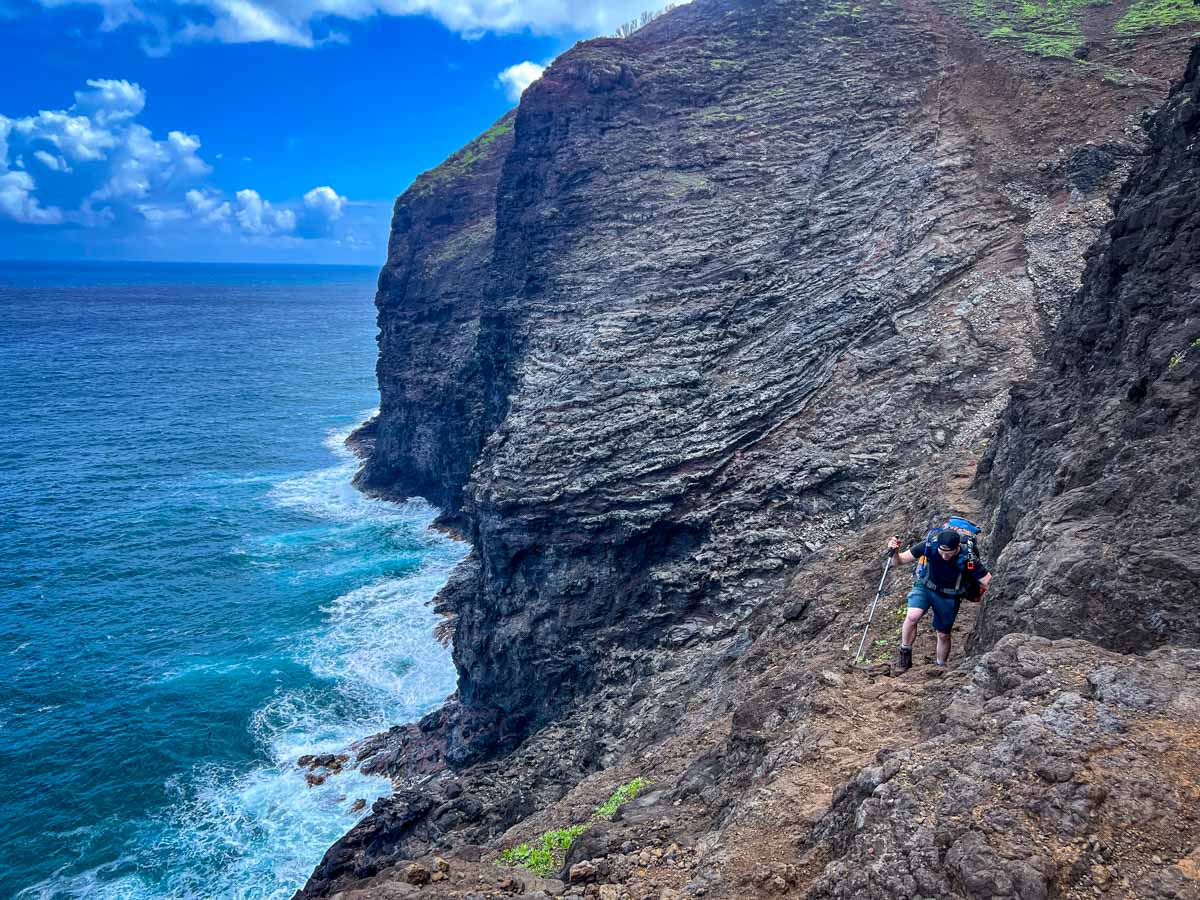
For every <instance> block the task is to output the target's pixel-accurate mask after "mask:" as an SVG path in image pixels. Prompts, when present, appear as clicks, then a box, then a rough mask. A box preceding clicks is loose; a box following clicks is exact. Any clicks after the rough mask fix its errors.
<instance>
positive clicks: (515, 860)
mask: <svg viewBox="0 0 1200 900" xmlns="http://www.w3.org/2000/svg"><path fill="white" fill-rule="evenodd" d="M649 784H650V782H649V781H647V780H646V779H645V778H641V777H639V778H635V779H633V781H628V782H626V783H625V784H623V785H621V786H620V787H619V788H617V789H616V790H615V791H613V793H612V796H610V797H609V798H608V799H607V800H606V801H605V802H604V804H603V805H602V806H599V807H597V809H596V811H595V812H593V813H592V816H591V818H590V819H588V821H587V822H585V823H584V824H582V825H572V826H570V827H569V828H559V829H558V830H556V831H547V832H546V833H545V834H543V835H542V836H541V837H539V838H538V839H537V840H536V841H534V842H533V843H532V844H518V845H517V846H515V847H510V848H509V849H508V850H504V851H502V852H501V853H500V856H499V858H497V860H496V862H497V863H499V864H501V865H506V866H523V867H525V868H526V869H528V870H529V871H531V872H533V873H534V874H536V875H540V876H541V877H542V878H546V877H548V876H549V875H550V873H552V872H554V871H555V870H556V869H558V868H559V867H560V866H561V865H562V860H563V857H564V856H565V855H566V852H567V851H568V850H569V849H571V844H573V843H575V838H577V837H579V836H580V835H581V834H583V833H584V832H585V831H587V829H588V826H589V825H591V824H592V823H593V822H601V821H607V820H609V819H611V818H612V817H613V816H614V815H616V812H617V807H619V806H620V805H621V804H622V803H628V802H629V801H630V800H632V799H633V798H634V797H636V796H637V795H638V794H640V793H641V792H642V791H644V790H645V789H646V788H647V787H648V786H649Z"/></svg>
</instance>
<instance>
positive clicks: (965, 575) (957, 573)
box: [888, 528, 992, 671]
mask: <svg viewBox="0 0 1200 900" xmlns="http://www.w3.org/2000/svg"><path fill="white" fill-rule="evenodd" d="M888 549H889V550H899V551H900V552H899V553H897V554H896V561H897V562H900V563H912V562H916V561H917V560H920V561H921V564H920V565H919V566H918V567H917V572H916V581H915V583H914V584H913V589H912V591H911V592H910V593H909V595H908V614H907V615H906V616H905V617H904V624H903V625H902V626H901V627H900V669H901V671H903V670H905V669H909V668H911V667H912V646H913V639H914V638H916V636H917V622H919V621H921V616H923V615H925V613H926V612H927V611H929V610H930V609H932V610H933V630H934V631H935V632H936V633H937V654H936V656H935V658H934V661H935V662H936V664H937V665H939V666H944V665H946V660H947V659H949V658H950V631H951V629H953V628H954V619H955V617H956V616H957V615H958V607H959V604H961V603H962V598H963V596H965V595H966V593H967V581H968V579H973V580H975V581H977V582H979V586H980V588H986V587H987V585H988V582H989V581H991V580H992V575H991V573H990V572H988V570H987V569H985V568H984V567H983V563H982V562H980V561H979V560H977V559H975V558H974V557H973V555H972V554H971V553H969V552H968V550H967V547H966V546H964V545H963V541H962V538H961V537H960V536H959V533H958V532H957V531H955V530H954V529H953V528H942V529H940V530H938V531H935V532H930V534H929V535H928V536H927V537H926V538H925V539H924V540H923V541H920V542H919V543H916V544H913V545H912V546H911V547H910V548H908V549H907V550H900V538H898V537H895V536H893V537H892V539H891V540H890V541H888ZM981 593H982V591H981Z"/></svg>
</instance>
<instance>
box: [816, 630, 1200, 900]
mask: <svg viewBox="0 0 1200 900" xmlns="http://www.w3.org/2000/svg"><path fill="white" fill-rule="evenodd" d="M1198 676H1200V650H1196V649H1187V650H1169V649H1164V650H1159V651H1156V652H1155V653H1152V654H1150V655H1149V656H1147V657H1128V656H1122V655H1119V654H1115V653H1107V652H1105V651H1102V650H1099V649H1098V648H1096V647H1095V646H1094V645H1092V644H1087V643H1085V642H1082V641H1056V642H1053V643H1052V642H1050V641H1048V640H1046V639H1044V638H1029V637H1027V636H1024V635H1009V636H1008V637H1005V638H1004V639H1002V640H1001V641H1000V642H999V643H998V644H997V645H996V647H995V649H994V650H992V651H991V652H989V653H987V654H986V655H984V656H983V657H982V658H981V659H980V660H979V662H978V663H977V664H976V665H975V667H974V669H973V671H972V672H971V673H970V677H969V678H968V680H967V681H966V683H965V684H964V685H963V687H961V688H959V689H958V690H956V691H955V692H954V693H953V694H951V695H949V696H948V697H947V700H948V702H946V704H945V705H944V706H943V707H942V708H941V709H940V710H938V711H937V712H936V717H937V719H936V724H934V725H933V727H932V728H931V730H930V733H929V736H928V739H927V740H925V741H924V742H922V743H920V744H918V745H916V746H915V747H913V748H911V749H903V750H898V751H895V752H884V753H881V754H880V756H879V759H878V760H877V763H876V765H874V766H872V767H868V768H865V769H863V770H862V771H861V772H860V773H859V775H858V777H857V778H856V779H854V780H853V781H851V782H848V783H847V784H846V785H845V786H844V787H843V788H841V789H840V790H839V792H838V794H837V795H836V796H835V798H834V804H833V808H832V810H831V811H830V813H829V814H828V815H827V816H826V817H825V818H824V819H823V820H822V821H821V822H820V823H819V824H818V825H817V827H816V828H815V829H814V831H813V834H812V837H811V841H810V842H811V843H812V844H813V845H814V848H813V849H811V850H809V851H808V852H809V853H810V854H817V853H820V854H821V855H822V858H823V859H829V860H830V861H829V862H828V863H827V864H826V865H825V866H824V870H823V872H822V874H821V876H820V877H819V878H818V879H817V880H816V881H815V883H814V884H813V885H812V886H811V887H810V889H809V890H808V891H806V892H805V894H804V896H805V897H807V898H812V900H816V898H834V897H836V898H846V900H850V898H854V900H873V898H879V900H890V898H894V897H938V898H947V900H949V898H968V897H969V898H984V897H988V898H1020V900H1045V898H1048V897H1072V896H1087V895H1093V896H1105V897H1138V898H1145V900H1152V898H1164V900H1165V898H1181V897H1194V896H1197V893H1196V891H1197V889H1198V888H1200V880H1198V879H1197V876H1198V875H1200V871H1198V870H1197V863H1198V862H1200V787H1198V785H1200V782H1197V780H1196V775H1197V772H1196V768H1195V767H1196V763H1197V755H1196V747H1197V741H1198V740H1200V679H1198Z"/></svg>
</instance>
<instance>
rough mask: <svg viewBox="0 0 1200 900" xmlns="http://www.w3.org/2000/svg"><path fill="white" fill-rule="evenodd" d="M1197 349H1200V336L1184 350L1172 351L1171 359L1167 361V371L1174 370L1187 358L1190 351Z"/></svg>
mask: <svg viewBox="0 0 1200 900" xmlns="http://www.w3.org/2000/svg"><path fill="white" fill-rule="evenodd" d="M1196 349H1200V338H1196V339H1195V340H1194V341H1192V342H1191V343H1190V344H1188V345H1187V346H1186V347H1184V348H1183V349H1182V350H1176V351H1175V352H1174V353H1172V354H1171V361H1170V362H1169V363H1167V371H1168V372H1174V371H1175V369H1176V367H1177V366H1179V365H1180V364H1181V363H1182V362H1183V361H1184V360H1185V359H1187V355H1188V353H1190V352H1191V351H1192V350H1196Z"/></svg>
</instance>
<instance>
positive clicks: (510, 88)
mask: <svg viewBox="0 0 1200 900" xmlns="http://www.w3.org/2000/svg"><path fill="white" fill-rule="evenodd" d="M544 71H546V67H545V66H539V65H538V64H537V63H532V62H528V61H526V62H522V63H517V64H516V65H515V66H509V67H508V68H507V69H505V70H504V71H503V72H501V73H500V74H499V75H497V76H496V80H497V81H499V82H500V85H501V86H502V87H503V88H504V92H505V93H506V94H507V95H508V99H509V100H511V101H512V102H513V103H516V102H517V101H518V100H520V99H521V95H522V94H523V93H525V88H527V87H529V86H530V85H531V84H533V83H534V82H535V81H537V80H538V79H539V78H541V77H542V73H543V72H544Z"/></svg>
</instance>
